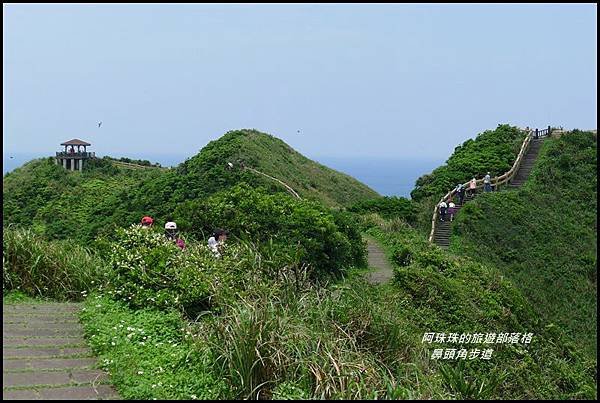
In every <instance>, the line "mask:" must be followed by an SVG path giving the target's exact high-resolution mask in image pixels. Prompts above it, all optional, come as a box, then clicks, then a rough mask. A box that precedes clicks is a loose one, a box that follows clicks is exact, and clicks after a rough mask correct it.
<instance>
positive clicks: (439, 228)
mask: <svg viewBox="0 0 600 403" xmlns="http://www.w3.org/2000/svg"><path fill="white" fill-rule="evenodd" d="M473 197H474V196H471V195H466V196H465V200H464V203H468V202H469V201H471V200H473ZM455 204H456V207H455V208H454V209H455V211H456V212H455V213H454V217H455V218H456V214H458V212H459V211H460V209H461V208H462V206H463V205H464V204H462V205H461V204H458V200H457V202H456V203H455ZM451 230H452V222H451V221H450V214H446V220H445V221H440V220H439V219H438V222H437V224H436V226H435V232H434V233H433V243H435V244H436V245H438V246H439V247H441V248H444V249H448V246H449V245H450V231H451Z"/></svg>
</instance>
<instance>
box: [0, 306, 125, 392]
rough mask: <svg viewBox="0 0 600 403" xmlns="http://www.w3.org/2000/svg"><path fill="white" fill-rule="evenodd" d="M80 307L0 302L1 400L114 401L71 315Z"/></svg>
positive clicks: (81, 330)
mask: <svg viewBox="0 0 600 403" xmlns="http://www.w3.org/2000/svg"><path fill="white" fill-rule="evenodd" d="M80 309H81V304H76V303H55V302H51V303H34V304H21V303H17V304H3V307H2V314H3V318H2V325H3V330H2V342H3V345H2V399H3V400H23V399H32V400H64V399H69V400H73V399H76V400H79V399H82V400H90V399H91V400H105V399H113V400H119V396H118V394H117V392H116V391H115V390H114V388H113V387H112V386H111V385H110V383H109V381H108V374H107V373H105V372H104V371H101V370H98V369H96V368H95V366H96V362H97V358H96V357H94V355H93V353H92V351H91V350H90V349H89V348H88V347H87V345H86V342H85V339H84V338H83V328H82V326H81V324H80V323H79V318H78V317H77V312H78V311H79V310H80Z"/></svg>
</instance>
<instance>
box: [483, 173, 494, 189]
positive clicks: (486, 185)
mask: <svg viewBox="0 0 600 403" xmlns="http://www.w3.org/2000/svg"><path fill="white" fill-rule="evenodd" d="M483 186H484V188H485V191H486V192H491V191H492V178H491V177H490V173H489V172H488V173H487V175H485V177H484V178H483Z"/></svg>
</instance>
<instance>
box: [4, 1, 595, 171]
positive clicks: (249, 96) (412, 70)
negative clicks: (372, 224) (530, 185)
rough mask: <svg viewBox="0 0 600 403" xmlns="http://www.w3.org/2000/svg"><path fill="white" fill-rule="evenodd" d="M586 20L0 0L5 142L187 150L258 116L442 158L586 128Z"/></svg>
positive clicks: (271, 129) (565, 9) (467, 9)
mask: <svg viewBox="0 0 600 403" xmlns="http://www.w3.org/2000/svg"><path fill="white" fill-rule="evenodd" d="M596 37H597V6H596V5H595V4H568V5H567V4H563V5H561V4H549V5H541V4H537V5H533V4H530V5H517V4H505V5H500V4H496V5H471V4H464V5H452V4H442V5H434V4H424V5H405V4H380V5H375V4H346V5H344V4H312V5H310V4H296V5H291V4H287V5H286V4H280V5H270V4H263V5H248V4H245V5H223V4H221V5H206V4H197V5H192V4H180V5H158V4H148V5H133V4H130V5H116V4H109V5H96V4H93V5H70V4H64V5H34V4H24V5H19V4H13V5H4V6H3V101H4V102H3V115H4V119H3V133H4V134H3V146H4V153H5V154H6V153H18V152H34V153H37V152H40V153H43V154H48V155H50V154H51V153H53V152H54V151H56V150H58V149H59V146H58V144H59V143H61V142H62V141H64V140H69V139H71V138H80V139H83V140H87V141H89V142H91V143H92V145H93V146H92V147H91V148H90V150H92V151H96V152H99V153H100V154H110V155H131V156H135V155H136V154H139V155H148V154H157V153H164V154H178V155H187V156H191V155H193V154H195V153H197V152H198V151H199V150H200V149H201V148H202V147H203V146H204V145H206V143H208V142H209V141H211V140H214V139H216V138H218V137H220V136H221V135H222V134H224V133H225V132H227V131H228V130H233V129H238V128H256V129H258V130H261V131H264V132H267V133H270V134H273V135H275V136H277V137H279V138H281V139H283V140H284V141H286V142H287V143H288V144H290V145H291V146H292V147H294V148H295V149H297V150H298V151H300V152H302V153H303V154H305V155H308V156H310V157H313V158H319V157H348V158H354V157H363V158H373V157H377V158H385V159H389V158H395V159H404V160H431V159H442V160H443V159H445V158H447V157H448V156H449V155H450V154H451V152H452V150H453V149H454V147H455V146H456V145H458V144H460V143H462V142H463V141H464V140H466V139H467V138H471V137H474V136H475V135H476V134H477V133H478V132H481V131H483V130H486V129H493V128H495V127H496V126H497V124H499V123H510V124H513V125H518V126H523V127H524V126H527V125H529V126H532V127H535V126H539V127H545V126H547V125H548V124H551V125H562V126H564V127H566V128H583V129H589V128H596V126H597V115H596V109H597V104H596V99H597V81H596V75H597V64H596V59H597V53H596V47H597V39H596ZM98 121H102V122H103V124H102V127H101V128H98V127H97V122H98ZM298 130H300V134H298V133H297V131H298Z"/></svg>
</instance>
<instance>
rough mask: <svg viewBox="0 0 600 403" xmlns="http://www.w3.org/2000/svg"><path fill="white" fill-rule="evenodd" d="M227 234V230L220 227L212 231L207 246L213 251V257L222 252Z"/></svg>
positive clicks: (218, 255) (219, 255)
mask: <svg viewBox="0 0 600 403" xmlns="http://www.w3.org/2000/svg"><path fill="white" fill-rule="evenodd" d="M228 235H229V232H227V231H225V230H222V229H216V230H215V231H214V232H213V235H212V236H211V237H210V238H208V247H209V248H210V250H211V251H212V252H213V254H214V255H215V257H221V253H222V252H223V247H224V245H225V241H226V240H227V236H228Z"/></svg>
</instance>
